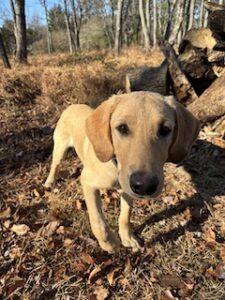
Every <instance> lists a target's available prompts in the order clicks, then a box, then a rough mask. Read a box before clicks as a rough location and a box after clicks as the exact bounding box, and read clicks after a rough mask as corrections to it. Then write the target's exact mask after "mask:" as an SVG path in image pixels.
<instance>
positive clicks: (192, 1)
mask: <svg viewBox="0 0 225 300" xmlns="http://www.w3.org/2000/svg"><path fill="white" fill-rule="evenodd" d="M194 10H195V0H190V7H189V18H188V28H187V30H190V29H191V28H192V27H193V24H194Z"/></svg>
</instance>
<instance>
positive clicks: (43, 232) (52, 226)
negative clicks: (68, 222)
mask: <svg viewBox="0 0 225 300" xmlns="http://www.w3.org/2000/svg"><path fill="white" fill-rule="evenodd" d="M59 224H60V222H59V221H52V222H50V223H48V225H46V226H45V227H44V228H41V229H40V230H39V231H38V233H37V235H39V236H47V237H50V236H52V235H53V233H55V231H56V229H57V227H58V226H59Z"/></svg>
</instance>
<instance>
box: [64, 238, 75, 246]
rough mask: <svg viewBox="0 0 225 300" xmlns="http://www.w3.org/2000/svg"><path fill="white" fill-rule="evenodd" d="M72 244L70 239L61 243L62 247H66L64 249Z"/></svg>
mask: <svg viewBox="0 0 225 300" xmlns="http://www.w3.org/2000/svg"><path fill="white" fill-rule="evenodd" d="M72 244H73V241H72V240H71V239H65V241H64V243H63V245H64V247H66V248H67V247H69V246H71V245H72Z"/></svg>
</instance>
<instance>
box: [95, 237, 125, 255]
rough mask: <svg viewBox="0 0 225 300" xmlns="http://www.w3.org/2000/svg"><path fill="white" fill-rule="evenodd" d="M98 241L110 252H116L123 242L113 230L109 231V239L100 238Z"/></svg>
mask: <svg viewBox="0 0 225 300" xmlns="http://www.w3.org/2000/svg"><path fill="white" fill-rule="evenodd" d="M98 242H99V245H100V247H101V248H102V249H103V250H105V251H107V252H108V253H114V252H115V251H116V250H117V249H118V248H119V247H120V244H121V243H120V240H119V238H118V237H117V236H116V235H115V234H114V233H113V232H110V233H109V235H108V238H107V240H99V241H98Z"/></svg>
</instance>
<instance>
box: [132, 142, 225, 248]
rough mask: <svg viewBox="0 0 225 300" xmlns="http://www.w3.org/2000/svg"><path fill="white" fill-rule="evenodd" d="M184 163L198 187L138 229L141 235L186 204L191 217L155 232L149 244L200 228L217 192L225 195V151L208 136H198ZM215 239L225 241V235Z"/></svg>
mask: <svg viewBox="0 0 225 300" xmlns="http://www.w3.org/2000/svg"><path fill="white" fill-rule="evenodd" d="M182 166H183V167H184V169H185V170H186V171H187V172H188V173H189V174H190V175H191V179H192V182H193V184H194V186H195V189H196V191H197V193H196V194H194V195H193V196H192V197H191V198H188V199H186V200H183V201H181V202H180V203H179V204H178V205H171V206H170V207H169V208H167V209H165V210H164V211H161V212H159V213H157V214H154V215H152V216H151V217H150V218H149V219H147V220H146V221H145V222H144V223H143V224H141V225H140V226H138V227H137V228H136V230H135V232H136V233H137V235H140V234H141V233H142V231H143V230H144V229H145V228H146V226H151V225H153V224H155V223H156V222H159V221H161V220H165V219H169V218H171V217H172V216H174V215H177V214H180V213H182V212H184V211H185V209H186V208H190V212H191V221H188V222H187V223H186V224H185V225H184V226H179V227H177V228H175V229H173V230H171V231H168V232H166V233H163V234H159V235H156V236H155V237H154V238H153V239H152V240H151V241H149V242H148V244H149V245H152V244H155V243H157V242H160V243H165V242H166V241H168V240H175V239H177V238H178V237H180V236H181V235H183V234H184V233H185V231H201V227H202V225H203V223H204V222H205V221H206V220H207V219H208V217H209V215H210V214H211V212H210V210H211V209H210V206H211V204H212V203H213V201H214V198H215V197H216V196H224V195H225V172H224V170H225V151H224V149H222V148H220V147H218V146H215V145H213V144H212V143H210V142H207V141H205V140H198V141H197V142H196V143H195V145H194V146H193V151H192V154H191V155H190V157H189V159H187V160H186V161H184V162H183V164H182ZM216 241H217V242H220V243H224V242H225V237H222V236H219V235H218V236H216Z"/></svg>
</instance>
